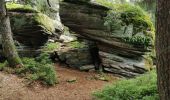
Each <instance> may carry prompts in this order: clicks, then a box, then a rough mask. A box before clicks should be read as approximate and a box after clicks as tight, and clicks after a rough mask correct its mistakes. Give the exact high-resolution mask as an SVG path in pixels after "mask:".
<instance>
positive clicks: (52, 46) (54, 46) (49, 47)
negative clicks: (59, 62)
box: [43, 42, 59, 52]
mask: <svg viewBox="0 0 170 100" xmlns="http://www.w3.org/2000/svg"><path fill="white" fill-rule="evenodd" d="M58 48H59V43H57V42H56V43H47V44H46V45H45V46H44V48H43V51H44V52H53V51H54V50H56V49H58Z"/></svg>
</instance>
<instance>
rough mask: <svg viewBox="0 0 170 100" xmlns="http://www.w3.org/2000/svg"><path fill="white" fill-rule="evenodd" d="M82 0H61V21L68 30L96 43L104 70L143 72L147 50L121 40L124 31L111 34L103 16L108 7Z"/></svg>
mask: <svg viewBox="0 0 170 100" xmlns="http://www.w3.org/2000/svg"><path fill="white" fill-rule="evenodd" d="M82 2H83V1H76V0H64V2H61V4H60V16H61V21H62V22H63V24H64V25H66V26H67V27H69V28H70V29H71V30H73V31H75V32H76V33H78V34H80V35H81V36H83V37H85V38H86V39H89V40H92V41H95V42H96V43H97V45H96V46H97V47H98V48H99V57H100V59H101V65H102V66H103V67H104V70H105V71H107V72H111V73H113V74H117V75H121V76H124V77H134V76H136V75H139V74H143V73H144V72H146V71H147V70H148V68H150V66H148V65H147V64H146V63H148V61H147V60H146V59H145V58H144V57H143V56H144V55H145V54H146V53H147V52H150V50H147V49H145V48H143V47H138V46H135V45H132V44H128V43H125V42H123V41H122V40H121V36H123V35H121V36H119V37H118V36H115V35H113V34H112V35H110V33H111V32H110V31H108V30H107V28H106V27H105V26H104V17H105V16H106V15H107V11H108V10H109V9H108V8H106V7H103V6H101V5H97V4H94V3H90V2H86V3H82Z"/></svg>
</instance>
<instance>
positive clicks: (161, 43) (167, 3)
mask: <svg viewBox="0 0 170 100" xmlns="http://www.w3.org/2000/svg"><path fill="white" fill-rule="evenodd" d="M156 53H157V75H158V90H159V96H160V100H170V0H158V1H157V32H156Z"/></svg>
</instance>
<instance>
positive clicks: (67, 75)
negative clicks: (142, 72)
mask: <svg viewBox="0 0 170 100" xmlns="http://www.w3.org/2000/svg"><path fill="white" fill-rule="evenodd" d="M59 66H60V67H59ZM56 69H57V74H58V80H59V84H57V85H56V86H54V87H50V88H47V87H43V86H42V85H39V84H36V85H35V86H33V87H26V86H25V83H24V80H23V79H20V78H18V77H17V76H15V75H9V74H4V73H2V72H0V100H92V96H91V93H92V92H94V91H96V90H99V89H101V88H103V86H104V85H106V84H110V83H111V82H112V81H116V80H117V78H115V77H113V76H112V75H109V74H108V75H107V77H109V79H110V80H111V81H109V82H106V81H101V80H96V78H95V76H97V73H95V72H80V71H77V70H74V69H68V68H65V67H63V66H62V65H58V64H56ZM68 81H69V82H68ZM72 81H73V82H72Z"/></svg>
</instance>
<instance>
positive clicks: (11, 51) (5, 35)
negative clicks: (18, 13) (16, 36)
mask: <svg viewBox="0 0 170 100" xmlns="http://www.w3.org/2000/svg"><path fill="white" fill-rule="evenodd" d="M0 34H1V35H2V47H3V53H4V55H5V57H6V58H7V61H8V63H9V65H10V66H11V67H16V66H18V65H22V62H21V60H20V58H19V56H18V53H17V51H16V49H15V45H14V41H13V38H12V32H11V26H10V20H9V17H8V15H7V11H6V6H5V0H0Z"/></svg>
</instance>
